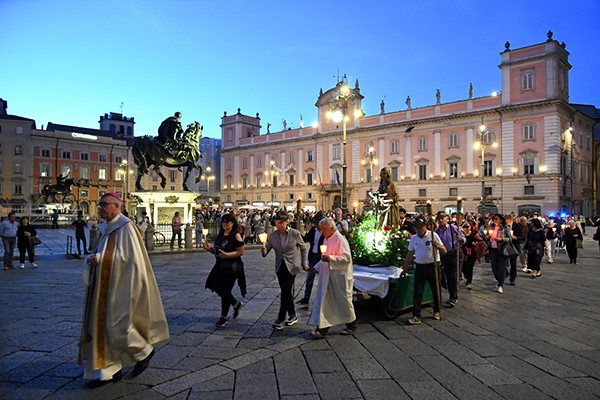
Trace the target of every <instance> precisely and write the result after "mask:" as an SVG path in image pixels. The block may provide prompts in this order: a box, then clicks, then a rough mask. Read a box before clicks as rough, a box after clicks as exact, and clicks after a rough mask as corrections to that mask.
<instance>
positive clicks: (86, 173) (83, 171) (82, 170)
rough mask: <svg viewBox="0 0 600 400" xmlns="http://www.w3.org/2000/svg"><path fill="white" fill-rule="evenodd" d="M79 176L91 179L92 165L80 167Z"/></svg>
mask: <svg viewBox="0 0 600 400" xmlns="http://www.w3.org/2000/svg"><path fill="white" fill-rule="evenodd" d="M79 178H81V179H90V167H80V168H79Z"/></svg>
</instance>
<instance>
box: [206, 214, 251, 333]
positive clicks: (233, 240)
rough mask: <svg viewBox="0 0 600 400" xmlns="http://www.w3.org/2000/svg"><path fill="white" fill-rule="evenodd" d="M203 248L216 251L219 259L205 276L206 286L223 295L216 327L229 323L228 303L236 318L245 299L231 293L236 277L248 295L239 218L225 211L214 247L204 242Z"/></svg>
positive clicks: (244, 295)
mask: <svg viewBox="0 0 600 400" xmlns="http://www.w3.org/2000/svg"><path fill="white" fill-rule="evenodd" d="M204 249H205V250H208V251H210V252H211V253H213V254H214V255H215V256H216V258H217V261H216V263H215V266H214V267H213V269H212V271H210V274H209V275H208V278H207V279H206V289H210V290H212V291H213V292H217V294H218V295H219V296H220V297H221V318H220V319H219V321H217V327H219V328H220V327H222V326H224V325H225V324H227V314H228V313H229V307H230V306H233V318H236V317H237V316H238V315H239V313H240V309H241V308H242V303H241V302H239V301H237V300H236V299H235V297H233V295H232V294H231V290H232V289H233V285H234V284H235V281H236V280H237V281H238V286H239V287H240V292H241V293H242V296H243V297H246V275H245V274H244V263H243V262H242V255H243V254H244V241H243V240H242V235H241V230H240V225H239V223H238V219H237V217H236V216H235V215H233V214H225V215H223V217H222V218H221V231H220V232H219V234H218V235H217V238H216V239H215V243H214V245H213V246H212V247H211V246H210V245H209V244H208V242H204Z"/></svg>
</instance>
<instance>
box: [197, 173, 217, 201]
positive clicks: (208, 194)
mask: <svg viewBox="0 0 600 400" xmlns="http://www.w3.org/2000/svg"><path fill="white" fill-rule="evenodd" d="M205 171H206V175H201V176H200V179H206V197H208V198H210V181H211V180H213V179H215V176H214V175H210V171H212V168H210V166H208V167H206V169H205Z"/></svg>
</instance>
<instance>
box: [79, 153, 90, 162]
mask: <svg viewBox="0 0 600 400" xmlns="http://www.w3.org/2000/svg"><path fill="white" fill-rule="evenodd" d="M79 159H81V160H84V161H88V160H89V159H90V155H89V154H88V153H79Z"/></svg>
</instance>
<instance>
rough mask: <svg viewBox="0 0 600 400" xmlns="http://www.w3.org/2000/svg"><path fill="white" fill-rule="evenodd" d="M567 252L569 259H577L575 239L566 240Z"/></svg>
mask: <svg viewBox="0 0 600 400" xmlns="http://www.w3.org/2000/svg"><path fill="white" fill-rule="evenodd" d="M567 254H568V255H569V260H571V261H577V241H574V240H571V241H568V242H567Z"/></svg>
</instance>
